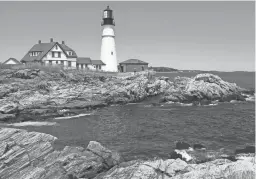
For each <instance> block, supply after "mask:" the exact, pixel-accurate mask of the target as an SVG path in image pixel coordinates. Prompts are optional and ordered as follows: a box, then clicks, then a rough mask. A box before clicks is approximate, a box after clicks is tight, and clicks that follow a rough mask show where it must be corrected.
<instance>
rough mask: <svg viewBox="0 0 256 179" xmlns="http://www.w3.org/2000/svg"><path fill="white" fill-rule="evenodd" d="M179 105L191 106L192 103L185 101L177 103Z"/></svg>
mask: <svg viewBox="0 0 256 179" xmlns="http://www.w3.org/2000/svg"><path fill="white" fill-rule="evenodd" d="M178 104H179V105H181V106H193V103H188V104H185V103H178Z"/></svg>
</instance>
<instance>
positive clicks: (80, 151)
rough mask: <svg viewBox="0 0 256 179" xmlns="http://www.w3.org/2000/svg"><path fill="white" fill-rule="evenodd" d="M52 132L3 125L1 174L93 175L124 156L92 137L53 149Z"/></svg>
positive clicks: (46, 178)
mask: <svg viewBox="0 0 256 179" xmlns="http://www.w3.org/2000/svg"><path fill="white" fill-rule="evenodd" d="M56 139H57V138H56V137H53V136H51V135H49V134H43V133H38V132H27V131H26V130H22V129H13V128H0V176H1V178H5V179H17V178H24V179H26V178H27V179H32V178H33V179H52V178H59V179H70V177H71V178H72V177H73V178H93V177H95V176H96V175H97V174H98V173H100V172H104V171H106V170H108V169H110V168H111V167H112V166H114V165H117V164H119V163H120V162H121V156H120V155H119V154H118V153H117V152H112V151H110V150H109V149H107V148H105V147H103V146H102V145H101V144H99V143H98V142H95V141H92V142H90V144H89V145H88V147H87V148H88V150H87V149H84V148H83V147H69V146H67V147H65V148H64V149H63V150H62V151H56V150H54V149H53V142H54V141H55V140H56Z"/></svg>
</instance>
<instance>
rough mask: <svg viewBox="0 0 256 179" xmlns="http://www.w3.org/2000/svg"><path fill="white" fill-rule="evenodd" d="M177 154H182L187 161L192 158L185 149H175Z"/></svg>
mask: <svg viewBox="0 0 256 179" xmlns="http://www.w3.org/2000/svg"><path fill="white" fill-rule="evenodd" d="M174 151H175V152H176V153H177V154H180V155H181V156H182V158H183V159H185V160H186V161H187V162H188V161H190V160H192V157H191V156H190V155H189V154H188V153H187V152H186V151H185V150H177V149H175V150H174Z"/></svg>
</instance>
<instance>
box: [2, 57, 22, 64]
mask: <svg viewBox="0 0 256 179" xmlns="http://www.w3.org/2000/svg"><path fill="white" fill-rule="evenodd" d="M10 60H13V61H14V62H15V63H17V64H21V62H20V61H18V60H17V59H16V58H9V59H8V60H6V61H5V62H3V64H6V63H7V62H9V61H10Z"/></svg>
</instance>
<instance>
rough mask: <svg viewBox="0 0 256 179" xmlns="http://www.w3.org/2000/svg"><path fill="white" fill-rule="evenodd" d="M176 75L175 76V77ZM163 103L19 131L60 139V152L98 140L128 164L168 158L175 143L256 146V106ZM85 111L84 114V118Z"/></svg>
mask: <svg viewBox="0 0 256 179" xmlns="http://www.w3.org/2000/svg"><path fill="white" fill-rule="evenodd" d="M172 75H173V74H169V76H170V78H171V77H172ZM188 75H190V76H194V75H191V74H188ZM164 76H167V75H164ZM176 76H177V74H176ZM180 76H182V75H180ZM238 76H239V75H238ZM249 76H250V75H249ZM232 77H235V78H236V79H232ZM222 78H223V79H224V78H225V80H226V79H228V78H231V79H230V80H228V81H231V82H236V83H237V84H240V85H241V86H242V87H245V88H249V87H254V81H253V80H252V79H254V74H253V77H252V76H250V77H248V76H247V74H246V75H245V76H243V75H242V76H239V78H237V77H236V75H234V74H228V75H227V74H225V75H223V77H222ZM238 79H239V80H238ZM251 83H252V84H251ZM157 100H158V97H155V98H151V99H148V100H145V101H143V102H141V103H133V104H127V105H113V106H109V107H106V108H102V109H98V110H97V111H95V112H94V113H92V114H91V115H81V116H77V118H66V119H65V118H63V119H62V118H59V119H55V120H53V119H49V121H48V122H51V123H56V125H42V126H38V125H37V126H31V125H29V126H22V125H18V126H17V128H22V129H27V130H29V131H38V132H44V133H48V134H52V135H54V136H56V137H58V139H59V140H57V141H56V143H55V147H56V149H61V148H63V147H64V146H66V145H70V146H83V147H85V148H86V146H87V145H88V143H89V141H92V140H94V141H98V142H100V143H102V144H103V145H105V146H106V147H108V148H109V149H112V150H117V151H118V152H120V153H121V155H122V156H124V158H125V159H126V160H132V159H137V158H142V159H146V158H152V157H156V156H158V157H162V158H167V157H168V154H169V153H170V152H171V151H172V150H173V149H174V147H175V141H186V142H188V143H190V144H195V143H201V144H203V145H205V146H206V147H207V148H208V149H212V150H219V149H220V148H225V149H227V150H228V151H230V152H234V150H235V149H236V148H240V147H243V146H244V145H246V144H254V143H255V142H254V139H255V103H254V102H240V103H221V104H218V105H216V106H184V105H177V104H164V105H163V106H152V105H151V103H152V102H155V101H157ZM84 113H85V111H83V110H81V114H84ZM1 126H4V125H1Z"/></svg>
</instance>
